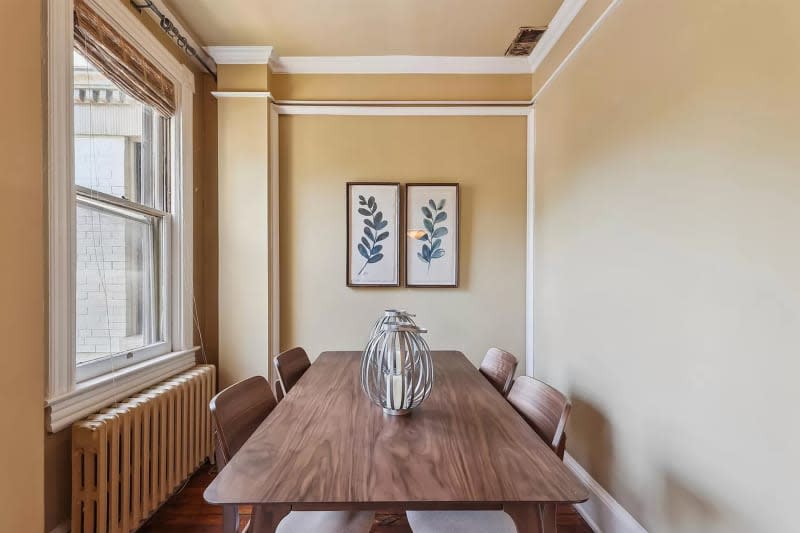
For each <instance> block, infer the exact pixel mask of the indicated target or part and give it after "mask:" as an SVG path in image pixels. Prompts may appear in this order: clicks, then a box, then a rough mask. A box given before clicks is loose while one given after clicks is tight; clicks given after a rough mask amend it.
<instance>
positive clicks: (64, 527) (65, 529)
mask: <svg viewBox="0 0 800 533" xmlns="http://www.w3.org/2000/svg"><path fill="white" fill-rule="evenodd" d="M70 527H71V526H70V523H69V520H64V521H63V522H61V523H60V524H58V525H57V526H56V527H55V528H53V529H52V530H51V531H50V533H69V530H70Z"/></svg>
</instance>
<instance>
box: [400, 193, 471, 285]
mask: <svg viewBox="0 0 800 533" xmlns="http://www.w3.org/2000/svg"><path fill="white" fill-rule="evenodd" d="M460 210H461V206H460V189H459V184H458V183H407V184H406V186H405V220H406V237H405V240H406V250H405V286H406V287H436V288H456V287H458V282H459V268H460V265H459V262H460V261H459V255H460V238H461V227H460V221H461V216H460Z"/></svg>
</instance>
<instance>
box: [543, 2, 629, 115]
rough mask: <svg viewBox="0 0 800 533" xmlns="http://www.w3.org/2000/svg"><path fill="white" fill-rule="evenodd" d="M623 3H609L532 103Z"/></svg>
mask: <svg viewBox="0 0 800 533" xmlns="http://www.w3.org/2000/svg"><path fill="white" fill-rule="evenodd" d="M621 3H622V0H612V1H611V3H610V4H609V5H608V7H606V9H605V11H603V12H602V13H601V14H600V16H599V17H597V20H595V21H594V23H593V24H592V25H591V26H590V27H589V29H588V30H586V33H584V34H583V37H581V38H580V40H579V41H578V42H577V43H576V44H575V46H574V47H573V48H572V50H570V51H569V53H568V54H567V55H566V57H565V58H564V59H563V60H562V61H561V63H560V64H559V65H558V66H557V67H556V69H555V70H554V71H553V72H552V74H550V76H549V77H548V78H547V80H545V82H544V83H543V84H542V86H541V87H539V89H538V90H537V91H536V94H534V95H533V98H532V99H531V102H532V103H535V102H536V100H538V99H539V96H540V95H541V94H542V93H543V92H544V91H545V90H547V88H548V87H550V84H551V83H553V80H555V79H556V78H557V77H558V76H559V75H560V74H561V71H562V70H564V67H565V66H566V65H567V63H569V62H570V61H572V58H573V57H575V55H576V54H577V53H578V51H580V49H581V48H583V46H584V45H585V44H586V41H588V40H589V38H590V37H591V36H592V35H593V34H594V32H596V31H597V29H598V28H600V26H602V25H603V23H604V22H605V21H606V19H608V17H609V16H610V15H611V13H613V12H614V10H615V9H617V7H619V5H620V4H621Z"/></svg>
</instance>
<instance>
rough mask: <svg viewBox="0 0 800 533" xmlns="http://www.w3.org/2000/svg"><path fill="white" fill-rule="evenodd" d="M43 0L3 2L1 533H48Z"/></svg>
mask: <svg viewBox="0 0 800 533" xmlns="http://www.w3.org/2000/svg"><path fill="white" fill-rule="evenodd" d="M41 35H42V11H41V3H40V2H30V1H29V0H8V1H4V2H2V3H0V42H2V44H3V48H4V49H6V50H13V53H8V54H6V57H5V61H4V65H3V68H4V70H5V72H6V73H13V76H11V78H13V79H7V80H6V81H5V82H4V83H3V84H2V89H0V117H2V124H3V127H2V128H0V161H2V169H1V170H0V176H1V177H0V234H1V235H2V236H1V237H0V242H2V243H3V250H4V251H3V254H2V257H0V273H2V276H0V280H1V281H0V284H1V285H0V294H2V300H3V305H2V306H0V336H2V339H3V344H4V346H3V350H2V355H1V356H0V358H1V359H2V364H0V369H1V370H2V371H0V406H2V412H3V417H2V419H3V431H2V434H3V437H2V439H0V472H2V481H0V502H2V511H0V531H9V532H10V531H34V532H38V531H42V530H43V529H44V449H43V446H44V439H43V435H44V409H43V401H44V385H45V365H44V363H45V345H46V342H47V338H46V331H45V270H44V264H45V253H46V247H45V241H44V231H45V221H46V219H45V214H44V205H45V200H44V199H45V196H44V161H43V157H42V150H43V142H42V140H43V127H42V121H43V114H42V105H41V103H42V66H43V63H42V60H43V54H44V52H43V50H42V43H41Z"/></svg>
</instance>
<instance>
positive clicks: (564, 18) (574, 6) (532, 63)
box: [527, 0, 586, 72]
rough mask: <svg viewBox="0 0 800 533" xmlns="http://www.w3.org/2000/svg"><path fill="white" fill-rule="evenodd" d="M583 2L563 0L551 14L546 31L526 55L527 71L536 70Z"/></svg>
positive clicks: (579, 0)
mask: <svg viewBox="0 0 800 533" xmlns="http://www.w3.org/2000/svg"><path fill="white" fill-rule="evenodd" d="M585 4H586V0H564V2H563V3H562V4H561V7H559V8H558V11H556V14H555V15H553V20H551V21H550V24H548V25H547V31H545V32H544V34H542V38H541V39H539V42H538V43H537V44H536V46H535V47H534V48H533V51H532V52H531V54H530V55H529V56H528V57H527V60H528V64H529V68H530V70H529V72H536V69H537V68H539V65H541V64H542V61H544V59H545V58H546V57H547V56H548V54H550V52H551V51H552V50H553V47H554V46H555V45H556V43H557V42H558V41H559V39H561V36H562V35H564V32H565V31H567V28H569V25H570V24H572V21H573V20H575V17H577V16H578V13H580V11H581V9H583V6H584V5H585Z"/></svg>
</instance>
